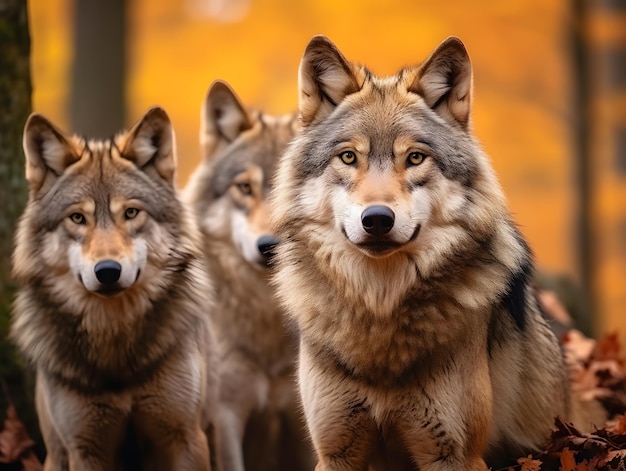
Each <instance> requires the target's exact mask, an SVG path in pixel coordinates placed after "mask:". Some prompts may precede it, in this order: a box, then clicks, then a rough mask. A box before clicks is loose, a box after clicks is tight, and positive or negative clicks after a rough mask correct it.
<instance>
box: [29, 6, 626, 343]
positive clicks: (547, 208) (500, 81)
mask: <svg viewBox="0 0 626 471" xmlns="http://www.w3.org/2000/svg"><path fill="white" fill-rule="evenodd" d="M76 1H79V0H76ZM577 1H578V2H580V1H581V0H575V1H565V0H507V1H486V0H485V1H477V2H467V1H463V0H451V1H434V0H390V1H380V0H358V1H340V0H315V1H314V0H301V1H294V0H127V1H126V2H125V8H126V15H127V21H128V31H127V38H126V61H127V75H126V81H125V92H126V97H127V102H126V116H127V120H128V122H126V123H124V125H125V126H128V125H131V124H132V123H133V122H134V121H135V120H137V119H138V118H139V117H140V116H141V115H142V114H143V113H144V112H145V110H146V109H147V108H148V107H149V106H151V105H154V104H159V105H161V106H163V107H164V108H165V109H166V110H167V111H168V113H169V114H170V116H171V118H172V120H173V123H174V127H175V130H176V134H177V141H178V149H179V182H180V184H181V185H184V184H185V181H186V179H187V176H188V175H189V173H190V172H191V171H192V170H193V168H194V167H195V166H196V164H197V163H198V160H199V145H198V128H199V122H200V106H201V103H202V100H203V99H204V96H205V94H206V91H207V89H208V87H209V85H210V83H211V82H212V81H213V80H214V79H216V78H220V79H224V80H226V81H227V82H229V83H230V84H231V86H232V87H233V88H234V89H235V90H236V91H237V93H238V94H239V96H240V97H241V98H242V99H243V100H244V101H245V102H246V103H248V104H249V105H250V106H254V107H258V108H261V109H263V110H264V111H265V112H267V113H272V114H278V113H286V112H290V111H292V110H294V109H295V107H296V99H297V68H298V63H299V60H300V56H301V54H302V52H303V50H304V47H305V45H306V43H307V42H308V40H309V39H310V38H311V36H313V35H315V34H325V35H327V36H328V37H330V38H331V39H332V40H333V41H334V42H335V43H336V44H337V46H338V47H339V48H340V49H341V51H342V52H343V53H344V55H345V56H346V57H347V58H348V59H350V60H353V61H357V62H361V63H364V64H366V65H367V66H368V67H369V68H370V69H371V70H372V71H373V72H375V73H377V74H392V73H394V72H395V71H396V70H397V69H398V68H399V67H401V66H403V65H406V64H412V63H417V62H419V61H421V60H423V59H424V58H425V57H426V56H427V55H428V54H429V52H430V51H431V50H432V49H433V48H434V47H435V46H436V45H437V44H438V43H439V42H440V41H441V40H443V39H444V38H445V37H447V36H449V35H455V36H459V37H460V38H461V39H462V40H463V41H464V43H465V45H466V47H467V48H468V51H469V53H470V56H471V58H472V62H473V67H474V111H473V121H474V128H475V132H476V134H477V135H478V137H479V139H480V140H481V142H482V143H483V145H484V147H485V149H486V150H487V152H488V154H489V155H490V156H491V157H492V161H493V164H494V166H495V168H496V171H497V173H498V175H499V177H500V181H501V183H502V186H503V187H504V190H505V193H506V195H507V197H508V199H509V202H510V206H511V209H512V212H513V213H514V215H515V218H516V220H517V222H518V223H519V225H520V228H521V230H522V232H523V233H524V234H525V235H526V236H527V238H528V239H529V241H530V243H531V246H532V247H533V249H534V251H535V253H536V258H537V262H538V265H539V267H540V268H541V269H542V270H543V271H546V272H549V273H558V274H564V275H566V276H568V277H571V279H573V280H574V282H575V283H577V284H578V285H579V286H581V292H582V291H588V292H589V293H590V294H591V301H592V303H591V307H592V308H593V311H592V312H593V318H592V320H591V322H592V324H593V327H594V331H593V332H594V334H595V335H596V336H600V335H603V334H604V333H607V332H613V331H618V332H619V333H620V335H621V336H622V339H623V340H626V337H625V336H624V335H625V334H626V320H624V306H626V183H625V181H626V169H624V168H621V167H620V166H619V165H618V164H619V162H624V161H626V156H624V155H623V153H624V152H625V151H626V141H624V143H623V144H624V146H625V147H624V148H622V147H620V142H622V141H621V140H620V139H622V140H623V139H624V137H623V136H622V135H621V134H620V133H619V130H620V129H621V130H622V131H623V132H626V125H625V124H624V123H626V90H625V89H624V83H623V81H624V80H626V78H624V77H626V75H625V76H624V77H622V75H619V73H618V75H617V76H618V78H620V77H621V78H622V79H624V80H622V81H619V82H618V83H617V85H616V86H610V85H611V84H609V85H606V86H605V82H603V80H604V79H603V76H602V74H601V73H599V74H594V75H593V77H592V81H591V84H590V87H591V101H590V102H589V103H590V104H589V106H588V108H587V111H588V113H589V115H588V116H587V118H588V120H587V123H588V124H589V125H590V126H592V128H590V129H589V140H590V147H591V148H592V149H593V152H590V153H589V155H588V157H589V158H590V159H591V160H590V161H589V162H590V163H589V168H592V169H593V175H587V177H588V180H589V182H590V185H591V188H590V191H589V192H588V194H587V196H585V194H584V193H583V192H581V188H580V185H579V183H578V181H579V178H580V172H581V168H580V165H579V163H578V162H577V155H579V150H580V149H578V146H579V142H580V141H579V139H578V135H577V133H579V132H580V128H579V127H578V126H579V124H580V122H581V112H582V111H584V110H582V109H581V107H580V106H579V105H578V104H577V101H576V97H577V92H578V87H580V84H581V77H580V76H578V75H577V74H579V73H580V71H579V70H578V69H577V68H576V61H575V49H574V46H573V40H572V38H573V37H574V36H575V35H576V34H579V35H582V37H584V38H585V40H586V41H587V44H588V46H589V50H590V52H591V53H592V58H593V57H595V56H593V54H595V53H596V52H598V54H600V56H598V57H600V59H601V57H603V56H601V52H602V51H604V50H605V49H607V48H609V49H610V48H612V47H613V45H616V44H617V45H618V46H619V47H623V46H624V45H626V16H625V15H626V13H625V12H624V8H621V7H617V8H615V7H614V5H617V4H619V2H611V1H610V0H604V2H601V1H596V2H587V3H588V4H589V5H590V6H589V8H587V16H586V21H585V22H584V23H583V24H582V26H581V25H580V24H579V18H578V17H577V14H576V9H575V8H574V6H575V4H576V2H577ZM594 5H595V6H594ZM74 7H75V4H74V2H73V1H72V0H29V9H30V25H31V39H32V72H33V84H34V97H33V98H34V101H33V107H34V109H35V110H37V111H39V112H42V113H43V114H45V115H46V116H48V117H49V118H50V119H52V120H53V121H54V122H55V123H57V124H58V125H59V126H60V127H61V128H63V129H66V130H71V129H72V123H70V119H69V112H68V102H69V97H70V90H71V87H72V83H71V73H70V71H71V67H72V64H73V59H74V50H75V49H74V31H75V28H74V13H73V12H74ZM581 28H582V30H581ZM110 34H112V35H114V34H116V33H115V32H114V31H112V32H111V33H110ZM102 41H107V37H106V36H104V37H102ZM620 45H621V46H620ZM613 49H614V48H613ZM618 49H619V48H618ZM619 50H620V51H621V49H619ZM618 57H621V56H619V55H618ZM600 59H598V61H600V68H601V67H603V65H602V64H605V63H606V61H605V62H602V61H601V60H600ZM607 60H608V61H609V64H610V59H607ZM592 65H593V64H592ZM625 66H626V65H625V64H621V67H625ZM593 67H595V66H593ZM620 70H621V69H620ZM594 80H595V81H594ZM583 83H584V82H583ZM93 112H94V113H98V110H97V109H94V110H93ZM615 130H617V131H615ZM616 132H617V134H616ZM616 135H617V138H615V136H616ZM616 162H617V163H618V164H616ZM620 168H621V170H620ZM583 197H585V198H587V199H586V202H587V204H588V207H589V208H590V216H589V221H588V230H589V234H590V235H591V239H590V240H589V241H587V244H586V249H585V250H587V253H588V254H589V257H590V258H589V260H590V262H589V263H585V262H584V256H583V255H581V244H580V234H579V229H580V227H579V221H580V217H581V204H582V201H581V198H583ZM583 284H584V286H583Z"/></svg>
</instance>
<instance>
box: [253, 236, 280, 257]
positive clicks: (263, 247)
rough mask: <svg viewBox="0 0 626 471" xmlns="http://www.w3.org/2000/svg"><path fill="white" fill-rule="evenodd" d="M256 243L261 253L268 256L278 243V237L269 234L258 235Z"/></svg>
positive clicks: (272, 253)
mask: <svg viewBox="0 0 626 471" xmlns="http://www.w3.org/2000/svg"><path fill="white" fill-rule="evenodd" d="M256 245H257V247H258V248H259V252H261V255H263V256H264V257H265V258H270V257H271V256H272V255H274V249H275V248H276V246H277V245H278V239H277V238H276V237H274V236H271V235H262V236H261V237H259V240H257V243H256Z"/></svg>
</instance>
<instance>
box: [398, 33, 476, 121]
mask: <svg viewBox="0 0 626 471" xmlns="http://www.w3.org/2000/svg"><path fill="white" fill-rule="evenodd" d="M409 91H411V92H414V93H417V94H419V95H421V96H422V97H423V98H424V100H425V101H426V104H427V105H428V106H430V107H431V108H432V109H433V110H435V111H436V112H437V113H438V114H439V115H440V116H441V117H442V118H444V119H445V120H446V121H448V122H449V123H451V124H456V125H460V126H461V127H462V128H463V129H467V128H468V127H469V121H470V111H471V98H472V65H471V62H470V58H469V55H468V54H467V50H466V49H465V46H464V45H463V43H462V42H461V40H460V39H458V38H455V37H449V38H447V39H446V40H444V41H443V42H442V43H441V44H440V45H439V46H438V47H437V48H436V49H435V50H434V51H433V53H432V54H431V55H430V57H429V58H428V59H426V61H425V62H424V63H423V64H422V65H421V67H420V69H419V71H418V75H417V78H416V79H415V81H414V82H413V83H412V84H411V85H410V86H409Z"/></svg>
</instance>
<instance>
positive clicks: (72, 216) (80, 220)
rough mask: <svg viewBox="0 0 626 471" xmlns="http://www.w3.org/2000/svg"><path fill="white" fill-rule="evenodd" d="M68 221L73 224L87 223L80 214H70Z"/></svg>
mask: <svg viewBox="0 0 626 471" xmlns="http://www.w3.org/2000/svg"><path fill="white" fill-rule="evenodd" d="M70 220H71V221H72V222H73V223H74V224H85V223H86V222H87V220H86V219H85V216H83V215H82V214H80V213H72V214H70Z"/></svg>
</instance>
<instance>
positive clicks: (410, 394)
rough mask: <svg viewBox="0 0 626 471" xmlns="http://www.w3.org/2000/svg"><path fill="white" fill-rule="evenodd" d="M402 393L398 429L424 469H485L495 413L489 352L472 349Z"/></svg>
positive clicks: (438, 470)
mask: <svg viewBox="0 0 626 471" xmlns="http://www.w3.org/2000/svg"><path fill="white" fill-rule="evenodd" d="M465 348H466V350H467V351H469V352H470V354H468V355H467V356H466V357H462V356H461V355H455V356H454V361H451V362H449V363H446V364H445V368H443V369H438V370H437V374H431V375H428V376H427V377H426V380H424V381H422V382H421V383H420V384H419V385H415V386H414V387H412V388H411V389H410V390H408V391H406V392H404V393H402V394H401V395H398V397H397V403H398V404H399V405H400V408H399V414H400V416H399V418H398V423H397V427H398V431H399V434H400V435H401V437H402V441H403V442H404V443H405V445H406V446H407V448H408V449H409V452H410V453H411V455H412V457H413V460H414V461H415V463H416V464H417V466H418V468H419V469H420V470H421V471H457V470H460V469H463V470H468V471H485V470H487V466H486V464H485V462H484V460H483V453H484V451H485V444H486V441H487V434H488V431H489V425H490V422H491V415H492V391H491V382H490V377H489V367H488V363H487V353H486V352H483V353H480V352H478V351H476V350H474V351H473V352H472V351H471V350H470V348H471V346H469V345H468V346H466V347H465ZM442 370H443V372H441V371H442Z"/></svg>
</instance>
